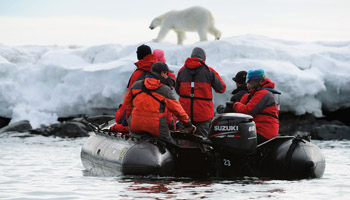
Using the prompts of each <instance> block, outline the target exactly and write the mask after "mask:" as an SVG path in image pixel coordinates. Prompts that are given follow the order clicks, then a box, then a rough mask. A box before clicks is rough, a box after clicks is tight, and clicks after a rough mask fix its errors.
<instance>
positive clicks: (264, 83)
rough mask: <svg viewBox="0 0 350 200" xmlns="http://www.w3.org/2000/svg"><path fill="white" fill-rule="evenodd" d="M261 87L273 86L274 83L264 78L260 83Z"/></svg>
mask: <svg viewBox="0 0 350 200" xmlns="http://www.w3.org/2000/svg"><path fill="white" fill-rule="evenodd" d="M260 86H261V87H262V88H266V87H268V88H275V83H274V82H272V81H270V79H268V78H266V79H265V81H264V82H262V83H261V85H260Z"/></svg>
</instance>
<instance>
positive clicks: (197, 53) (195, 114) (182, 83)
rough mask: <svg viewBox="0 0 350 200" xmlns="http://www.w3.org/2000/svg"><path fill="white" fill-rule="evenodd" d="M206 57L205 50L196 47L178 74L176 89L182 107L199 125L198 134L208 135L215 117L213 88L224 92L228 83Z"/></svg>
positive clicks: (194, 122)
mask: <svg viewBox="0 0 350 200" xmlns="http://www.w3.org/2000/svg"><path fill="white" fill-rule="evenodd" d="M205 59H206V55H205V52H204V50H203V49H201V48H199V47H196V48H194V49H193V51H192V54H191V57H189V58H187V59H186V61H185V65H184V66H183V67H182V68H181V69H180V70H179V72H178V74H177V78H176V87H175V89H176V92H177V94H178V95H179V96H180V98H179V101H180V103H181V105H182V107H183V108H184V109H185V111H186V113H187V114H188V115H189V116H190V119H191V121H192V123H193V124H195V125H196V126H197V132H196V134H199V135H202V136H204V137H208V132H209V126H210V121H211V119H212V118H213V117H214V105H213V94H212V88H213V89H214V90H215V92H217V93H223V92H225V90H226V84H225V83H224V82H223V81H222V79H221V77H220V76H219V74H218V73H217V72H216V71H215V70H214V69H213V68H211V67H209V66H207V65H206V64H205Z"/></svg>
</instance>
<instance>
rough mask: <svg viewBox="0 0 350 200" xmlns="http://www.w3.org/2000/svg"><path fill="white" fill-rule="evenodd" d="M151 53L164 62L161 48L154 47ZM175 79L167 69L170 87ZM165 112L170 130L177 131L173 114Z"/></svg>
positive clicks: (173, 85)
mask: <svg viewBox="0 0 350 200" xmlns="http://www.w3.org/2000/svg"><path fill="white" fill-rule="evenodd" d="M153 55H155V56H156V58H157V60H158V61H161V62H163V63H166V58H165V56H164V51H163V50H161V49H154V50H153ZM175 80H176V77H175V74H174V73H173V72H172V71H169V72H168V81H169V84H170V85H171V87H175ZM166 112H167V117H166V120H167V122H168V126H169V129H170V130H172V131H177V130H178V129H177V126H176V122H177V119H176V117H175V115H174V114H172V113H171V112H169V111H168V110H167V111H166Z"/></svg>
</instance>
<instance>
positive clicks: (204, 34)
mask: <svg viewBox="0 0 350 200" xmlns="http://www.w3.org/2000/svg"><path fill="white" fill-rule="evenodd" d="M198 35H199V40H200V41H207V40H208V36H207V29H206V28H205V27H203V28H199V29H198Z"/></svg>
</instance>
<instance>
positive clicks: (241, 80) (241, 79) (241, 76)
mask: <svg viewBox="0 0 350 200" xmlns="http://www.w3.org/2000/svg"><path fill="white" fill-rule="evenodd" d="M246 78H247V72H246V71H240V72H238V73H237V74H236V76H235V77H232V80H233V81H235V82H237V83H239V84H243V83H245V80H246Z"/></svg>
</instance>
